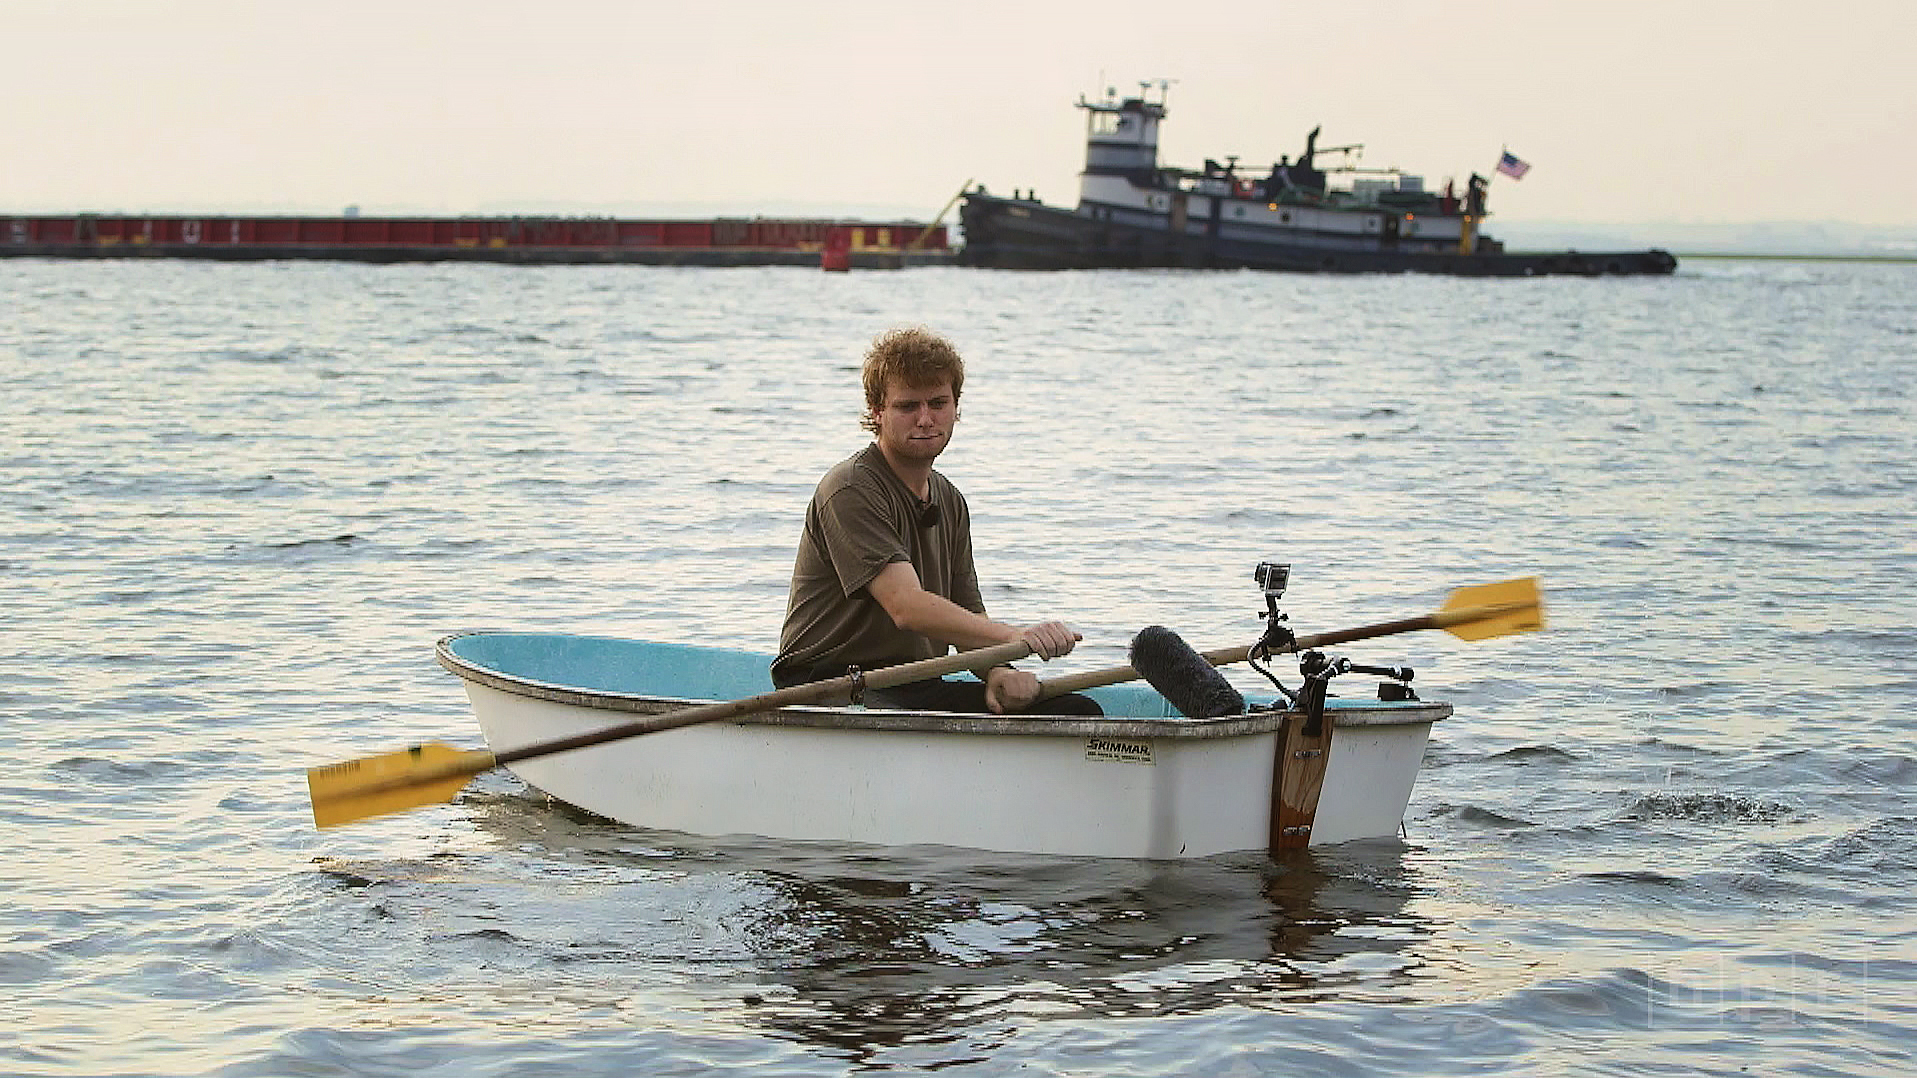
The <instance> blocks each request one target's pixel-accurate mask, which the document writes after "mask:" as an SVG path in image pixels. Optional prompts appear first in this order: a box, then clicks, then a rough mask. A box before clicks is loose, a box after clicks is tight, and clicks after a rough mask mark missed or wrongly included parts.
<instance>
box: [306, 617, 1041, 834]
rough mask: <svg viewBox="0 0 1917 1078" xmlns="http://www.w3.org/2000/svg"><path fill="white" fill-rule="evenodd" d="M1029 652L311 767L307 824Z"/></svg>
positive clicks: (371, 812) (394, 807) (402, 805)
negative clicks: (471, 745) (541, 761)
mask: <svg viewBox="0 0 1917 1078" xmlns="http://www.w3.org/2000/svg"><path fill="white" fill-rule="evenodd" d="M1031 653H1032V648H1031V645H1030V644H1027V643H1025V642H1024V641H1022V640H1017V641H1013V642H1012V643H1009V644H999V645H997V646H996V647H989V648H979V649H978V650H976V651H962V652H958V653H956V654H953V655H943V656H940V657H938V658H934V659H921V660H919V661H918V662H912V663H902V664H900V665H898V666H888V667H885V668H883V669H879V670H870V671H866V672H864V673H863V674H862V675H861V676H860V677H857V678H855V677H853V676H852V675H850V674H847V675H845V676H843V677H835V678H830V679H828V680H825V681H814V682H809V683H807V684H804V685H792V686H789V687H787V688H784V689H777V690H774V691H772V692H768V693H760V694H759V695H758V696H749V697H747V698H745V699H743V700H724V701H719V702H717V703H711V704H700V705H698V706H696V707H688V708H681V709H680V710H678V711H669V712H666V713H665V714H662V715H648V716H646V717H645V718H643V719H637V720H634V721H632V722H626V723H620V724H619V725H617V726H608V727H606V728H605V729H602V730H594V731H591V732H590V733H584V734H577V735H575V736H573V737H566V738H559V739H556V740H553V741H542V742H539V743H537V744H533V745H522V746H520V747H519V748H516V749H508V750H506V751H505V752H499V753H493V752H487V751H486V750H485V749H460V748H455V747H453V746H452V745H445V744H439V743H432V744H426V745H415V746H413V747H412V748H410V749H403V750H401V751H399V752H390V753H386V754H385V755H382V756H368V757H365V758H363V759H359V760H348V761H346V762H345V763H339V764H329V765H327V766H325V767H315V768H313V769H311V770H309V771H308V772H307V773H306V787H307V791H308V793H309V794H310V795H311V796H312V800H313V823H314V824H315V825H317V826H319V827H337V826H338V825H340V824H343V823H352V822H353V821H354V820H363V819H365V818H366V817H368V816H379V815H383V814H385V813H389V812H403V811H405V810H406V809H411V808H419V807H420V806H422V805H437V804H442V803H444V802H447V801H451V800H452V799H453V798H454V796H456V795H457V794H458V793H459V791H460V790H461V789H463V788H465V785H466V783H467V782H469V781H471V780H472V777H473V776H474V775H477V774H479V773H480V772H482V771H490V770H492V769H493V768H495V767H502V766H504V765H506V764H511V763H517V762H518V761H520V760H530V759H532V758H533V757H535V756H550V755H552V754H553V753H555V752H569V751H571V750H573V749H583V748H585V747H587V746H589V745H601V744H604V743H606V742H608V741H619V740H621V739H624V738H628V737H638V736H639V735H641V734H651V733H657V732H659V731H661V730H675V729H678V728H679V727H681V726H692V725H695V724H697V723H702V722H715V721H718V720H721V719H733V718H738V717H739V716H741V715H753V714H757V713H759V712H762V711H776V710H778V709H779V708H782V707H790V706H792V705H794V704H813V703H818V702H820V701H822V700H829V699H833V698H836V697H850V696H851V695H852V692H853V690H854V689H856V688H858V687H859V683H860V681H863V683H864V687H865V688H867V689H886V688H891V687H892V686H894V685H904V684H906V683H907V682H912V681H923V680H925V679H926V678H935V677H943V676H944V675H946V674H954V673H957V672H958V671H960V670H983V669H985V668H986V667H991V666H998V665H1000V664H1002V663H1009V662H1014V661H1016V660H1019V659H1023V658H1024V657H1026V656H1027V655H1030V654H1031Z"/></svg>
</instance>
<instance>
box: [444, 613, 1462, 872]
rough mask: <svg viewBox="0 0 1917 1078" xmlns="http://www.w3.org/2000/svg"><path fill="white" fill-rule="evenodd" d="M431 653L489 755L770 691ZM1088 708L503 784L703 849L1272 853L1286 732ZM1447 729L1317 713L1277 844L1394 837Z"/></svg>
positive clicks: (789, 720)
mask: <svg viewBox="0 0 1917 1078" xmlns="http://www.w3.org/2000/svg"><path fill="white" fill-rule="evenodd" d="M437 654H438V658H439V661H440V663H441V664H442V665H444V666H445V667H446V668H447V669H449V670H451V671H452V672H453V673H455V674H457V675H459V677H460V678H461V679H462V680H463V681H464V682H465V686H466V691H467V694H468V695H469V696H470V697H471V699H472V703H473V710H474V712H475V714H476V715H477V717H478V720H479V725H480V728H481V730H482V731H483V732H484V734H485V737H486V741H487V744H488V746H489V747H490V749H491V750H492V752H494V753H495V754H500V755H504V754H506V753H507V752H509V751H510V750H513V749H517V748H521V747H524V746H530V745H537V744H541V743H545V742H551V741H555V740H558V739H562V738H567V737H572V736H575V735H579V734H586V733H590V732H592V731H595V730H601V729H605V728H608V727H612V726H617V725H620V724H622V723H627V722H630V721H632V720H633V718H635V716H639V715H651V714H662V713H665V712H671V711H675V710H678V709H681V708H686V707H689V706H692V705H695V704H700V703H705V702H709V701H715V700H728V699H736V698H740V697H746V696H752V695H756V694H760V693H765V692H768V691H770V690H771V688H772V686H771V680H770V677H769V674H768V673H767V670H768V666H769V660H768V658H767V657H766V656H764V655H758V654H753V653H750V652H745V651H735V650H727V649H719V648H706V647H692V646H684V645H673V644H659V643H649V642H645V641H638V640H625V639H616V638H610V637H597V636H577V635H571V634H561V633H471V634H463V635H457V636H449V637H447V638H445V639H443V640H441V641H439V644H438V648H437ZM1087 695H1089V696H1091V697H1093V698H1094V699H1096V700H1097V701H1098V702H1099V704H1100V705H1101V706H1102V707H1104V709H1105V712H1106V716H1107V717H1105V718H1098V719H1087V718H1047V717H1043V716H1015V717H1007V716H997V715H954V714H945V713H934V712H905V711H881V710H871V709H866V708H863V707H858V706H853V705H839V706H796V707H786V708H782V709H779V710H775V711H770V712H766V713H763V714H755V715H748V716H742V717H738V718H733V719H729V720H725V721H714V722H702V723H700V724H698V725H690V726H681V727H678V728H675V729H667V730H662V731H660V732H657V733H651V734H647V735H645V736H643V737H632V738H626V739H624V740H617V741H610V742H606V743H604V744H599V745H594V746H591V747H588V748H580V749H574V750H571V751H566V752H559V753H554V754H551V755H542V756H537V757H533V758H528V759H524V760H520V761H518V762H514V763H512V764H511V765H510V766H511V768H512V770H513V771H514V773H516V774H517V775H519V776H520V777H521V778H522V779H524V780H525V781H526V782H527V783H529V784H531V785H533V786H535V787H537V788H538V789H540V790H543V791H544V792H546V793H548V794H550V795H551V796H553V797H555V798H558V799H559V800H561V801H565V802H567V803H569V804H572V805H575V806H577V807H579V808H582V809H585V810H587V811H589V812H593V813H596V814H598V815H601V816H606V817H609V818H611V819H614V820H618V821H621V822H624V823H629V824H634V825H638V826H644V827H654V828H663V829H668V830H677V831H686V832H692V833H696V834H704V835H724V834H749V835H761V836H766V837H773V838H790V839H818V840H836V841H846V842H859V843H873V844H882V845H910V844H917V843H931V844H940V845H948V846H961V847H970V848H974V849H987V850H1003V851H1012V852H1029V853H1051V854H1067V855H1082V856H1093V857H1140V858H1179V857H1204V856H1209V855H1212V854H1219V853H1228V852H1233V851H1238V850H1260V849H1268V848H1276V847H1277V846H1278V845H1279V843H1278V842H1277V836H1276V832H1277V830H1278V826H1277V822H1276V821H1277V819H1278V812H1277V808H1276V802H1277V798H1276V797H1274V789H1273V786H1274V782H1273V778H1274V775H1275V774H1276V773H1277V772H1278V770H1279V769H1278V767H1277V766H1275V765H1276V761H1278V760H1279V759H1280V752H1281V747H1282V745H1283V743H1284V742H1283V739H1284V737H1285V734H1284V730H1285V729H1286V728H1287V723H1291V724H1295V723H1297V721H1298V720H1299V716H1298V715H1297V714H1296V713H1295V712H1272V711H1264V712H1253V713H1251V714H1246V715H1236V716H1230V717H1226V718H1218V719H1204V720H1194V719H1187V718H1184V717H1181V716H1179V715H1178V714H1177V713H1176V712H1175V711H1174V710H1173V709H1172V708H1171V706H1170V704H1168V703H1167V702H1166V700H1165V698H1164V697H1162V696H1160V695H1159V694H1158V693H1157V692H1156V691H1154V690H1152V689H1151V688H1149V687H1147V686H1144V685H1139V684H1128V685H1114V686H1108V687H1104V688H1096V689H1091V690H1088V691H1087ZM1254 702H1256V701H1254ZM1450 714H1451V706H1450V705H1449V704H1444V703H1436V702H1427V701H1420V700H1406V701H1389V702H1386V701H1375V700H1351V699H1340V698H1334V699H1332V700H1330V701H1328V707H1327V711H1326V715H1327V718H1329V719H1330V720H1331V722H1332V727H1333V730H1334V731H1335V736H1333V737H1332V738H1331V742H1330V749H1329V754H1328V758H1327V759H1325V760H1324V771H1323V786H1322V792H1321V794H1320V795H1319V796H1318V798H1317V802H1316V816H1315V819H1307V822H1306V823H1307V826H1308V832H1307V831H1299V833H1298V835H1297V836H1296V837H1297V840H1298V841H1297V842H1296V843H1295V844H1297V845H1302V844H1305V842H1306V841H1308V842H1309V844H1310V845H1314V846H1317V845H1324V844H1327V843H1334V842H1345V841H1350V840H1353V839H1363V838H1378V837H1386V836H1391V835H1395V834H1397V832H1398V830H1399V826H1400V821H1401V820H1402V819H1403V816H1404V811H1405V807H1406V805H1407V804H1408V803H1409V801H1410V797H1411V790H1412V786H1413V784H1414V783H1415V782H1416V780H1417V773H1418V767H1419V764H1420V762H1421V761H1422V759H1423V756H1424V747H1425V741H1426V738H1427V737H1428V735H1429V733H1430V730H1431V724H1432V723H1433V722H1437V721H1439V720H1441V719H1443V718H1445V717H1447V716H1448V715H1450ZM1290 728H1291V729H1295V728H1296V727H1295V725H1293V726H1292V727H1290ZM1291 744H1293V745H1295V744H1296V742H1293V743H1291ZM1287 789H1289V788H1287ZM1292 830H1294V831H1296V830H1298V829H1297V828H1296V827H1294V828H1292Z"/></svg>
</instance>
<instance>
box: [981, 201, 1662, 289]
mask: <svg viewBox="0 0 1917 1078" xmlns="http://www.w3.org/2000/svg"><path fill="white" fill-rule="evenodd" d="M1132 216H1133V217H1134V219H1132V220H1126V219H1124V218H1123V217H1121V216H1119V215H1117V214H1110V213H1101V212H1100V211H1099V210H1098V209H1096V208H1093V209H1091V210H1090V211H1089V212H1088V211H1086V210H1076V211H1075V210H1067V209H1060V208H1058V207H1054V206H1047V205H1045V204H1044V203H1041V202H1037V201H1033V200H1030V199H1009V198H1000V197H997V196H993V195H988V194H984V193H982V192H976V191H975V192H970V193H968V194H967V195H966V196H965V202H964V205H963V207H962V208H961V210H960V220H961V221H962V223H963V225H964V230H965V246H964V248H963V249H962V250H961V251H960V252H959V261H960V263H961V264H963V265H968V266H979V267H984V268H988V269H1024V270H1054V269H1143V268H1188V269H1257V270H1279V271H1290V272H1304V273H1439V274H1452V275H1456V276H1466V277H1536V276H1545V275H1552V274H1565V275H1574V276H1585V277H1600V276H1606V275H1656V274H1668V273H1671V272H1672V271H1674V270H1675V269H1676V268H1677V259H1676V257H1674V256H1673V255H1672V254H1671V253H1670V252H1668V251H1664V250H1660V249H1656V248H1653V249H1648V250H1640V251H1505V250H1503V249H1502V246H1501V245H1500V244H1497V243H1496V242H1495V241H1487V242H1484V243H1482V244H1481V245H1480V246H1479V249H1478V250H1476V251H1473V252H1472V253H1469V254H1466V253H1462V252H1459V251H1457V250H1455V249H1454V250H1450V251H1442V250H1432V249H1429V246H1428V245H1427V246H1426V249H1422V250H1408V249H1403V248H1396V249H1394V248H1392V247H1390V246H1387V245H1386V244H1385V243H1384V242H1383V241H1381V240H1379V239H1378V238H1375V237H1362V238H1361V237H1351V238H1349V239H1346V238H1343V237H1320V236H1312V235H1300V234H1287V233H1288V232H1290V231H1292V230H1286V229H1282V228H1259V227H1254V226H1246V225H1235V226H1234V225H1225V226H1217V225H1214V224H1208V223H1206V222H1203V221H1193V222H1190V223H1189V224H1187V226H1186V228H1185V229H1183V230H1180V231H1174V230H1173V229H1172V228H1171V227H1170V225H1171V219H1170V218H1169V217H1168V216H1162V217H1159V218H1158V219H1156V220H1152V219H1144V220H1139V219H1136V215H1132Z"/></svg>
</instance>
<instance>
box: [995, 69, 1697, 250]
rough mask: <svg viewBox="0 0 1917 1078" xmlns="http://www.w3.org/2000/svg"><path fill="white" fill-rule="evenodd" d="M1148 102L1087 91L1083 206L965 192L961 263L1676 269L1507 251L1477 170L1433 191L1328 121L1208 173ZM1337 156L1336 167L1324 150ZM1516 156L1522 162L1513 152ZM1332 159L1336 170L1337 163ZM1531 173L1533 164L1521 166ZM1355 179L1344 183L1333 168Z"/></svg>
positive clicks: (1161, 91) (1146, 93) (1147, 89)
mask: <svg viewBox="0 0 1917 1078" xmlns="http://www.w3.org/2000/svg"><path fill="white" fill-rule="evenodd" d="M1156 85H1157V89H1158V94H1157V97H1156V99H1153V98H1152V97H1151V89H1152V86H1153V84H1151V83H1145V84H1143V88H1142V90H1141V93H1140V94H1139V96H1137V97H1128V98H1125V99H1123V100H1118V99H1117V95H1116V94H1113V93H1111V92H1110V91H1108V92H1107V96H1106V98H1105V100H1103V101H1087V100H1085V99H1084V98H1082V97H1081V98H1080V99H1079V101H1078V103H1077V107H1079V108H1081V109H1084V110H1085V112H1086V121H1087V122H1086V138H1085V171H1084V172H1083V173H1081V174H1080V181H1079V194H1078V207H1077V208H1076V209H1069V210H1068V209H1063V208H1059V207H1055V206H1048V205H1045V204H1044V203H1042V202H1040V201H1038V199H1037V198H1036V197H1034V196H1032V195H1030V194H1028V193H1023V192H1015V193H1014V195H1013V197H1011V198H1004V197H1000V196H997V195H992V194H988V193H987V192H986V190H985V187H984V185H980V186H978V187H977V188H975V189H972V190H970V191H967V192H966V193H965V198H964V205H963V207H962V208H961V210H960V221H961V222H962V223H963V225H964V229H965V247H964V249H963V250H962V251H961V252H960V254H959V261H960V262H961V263H962V264H965V265H971V266H982V267H987V268H993V269H1123V268H1136V267H1188V268H1196V269H1260V270H1293V271H1305V272H1320V273H1326V272H1328V273H1448V274H1457V275H1463V276H1486V277H1530V276H1538V275H1543V274H1578V275H1583V276H1592V277H1596V276H1603V275H1606V274H1668V273H1670V272H1672V271H1673V270H1675V269H1676V268H1677V259H1676V258H1675V257H1674V256H1672V255H1671V253H1670V252H1668V251H1664V250H1659V249H1650V250H1642V251H1607V252H1587V251H1507V250H1505V249H1504V245H1503V244H1502V243H1500V242H1498V241H1497V240H1495V239H1493V238H1491V237H1490V236H1487V235H1484V234H1483V233H1482V232H1481V231H1480V229H1481V226H1482V224H1483V221H1484V218H1485V216H1486V211H1485V208H1484V203H1485V188H1486V186H1487V183H1488V181H1487V180H1486V179H1485V178H1484V177H1482V176H1478V175H1475V174H1474V175H1473V176H1472V177H1471V179H1470V181H1469V183H1468V184H1467V185H1466V189H1465V191H1464V192H1463V195H1462V197H1458V196H1456V195H1454V194H1453V192H1452V190H1451V188H1450V185H1449V184H1447V185H1446V190H1445V191H1444V193H1442V194H1440V193H1436V192H1430V191H1426V190H1425V189H1424V181H1423V178H1422V177H1420V176H1416V175H1411V174H1408V173H1405V172H1402V171H1400V170H1398V169H1370V168H1360V167H1358V166H1356V165H1355V164H1354V163H1353V162H1354V161H1355V160H1357V159H1358V157H1359V155H1360V154H1362V151H1363V146H1362V145H1350V146H1335V147H1320V146H1319V145H1318V134H1319V129H1316V128H1314V129H1313V130H1312V131H1311V133H1310V134H1309V135H1308V136H1307V137H1306V139H1305V148H1304V152H1303V153H1301V154H1299V155H1298V159H1297V160H1296V161H1292V160H1290V159H1289V157H1286V158H1284V159H1281V160H1280V161H1279V162H1278V163H1277V164H1275V165H1273V166H1272V167H1271V170H1270V171H1269V172H1268V173H1266V174H1264V175H1262V176H1260V175H1256V174H1255V173H1253V174H1245V173H1242V172H1240V170H1239V168H1238V159H1237V158H1236V157H1228V158H1226V160H1225V163H1224V164H1222V165H1221V164H1219V163H1218V162H1216V161H1213V160H1209V159H1207V160H1206V161H1205V166H1204V168H1203V169H1202V170H1198V171H1193V170H1190V169H1181V168H1172V167H1168V166H1163V165H1160V164H1159V163H1158V126H1159V124H1160V123H1161V122H1162V121H1163V120H1164V118H1165V94H1166V90H1167V88H1168V86H1169V83H1167V82H1163V81H1161V82H1159V83H1157V84H1156ZM1333 156H1336V157H1337V160H1336V161H1335V162H1323V163H1321V161H1320V158H1321V157H1323V158H1329V157H1333ZM1510 160H1511V161H1513V162H1515V158H1512V159H1510ZM1327 166H1329V167H1327ZM1516 167H1518V168H1519V169H1522V168H1523V167H1524V166H1522V165H1521V164H1520V165H1517V166H1516ZM1334 174H1335V175H1338V176H1339V177H1340V178H1341V180H1343V178H1344V177H1347V176H1348V177H1350V180H1349V183H1348V184H1344V183H1341V184H1340V185H1338V186H1333V184H1332V183H1331V182H1330V181H1331V176H1332V175H1334Z"/></svg>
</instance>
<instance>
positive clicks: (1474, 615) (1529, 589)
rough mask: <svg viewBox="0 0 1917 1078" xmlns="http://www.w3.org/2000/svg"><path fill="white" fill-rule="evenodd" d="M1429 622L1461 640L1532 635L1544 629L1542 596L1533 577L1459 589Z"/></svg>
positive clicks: (1535, 578) (1536, 579)
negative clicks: (1431, 621) (1517, 634)
mask: <svg viewBox="0 0 1917 1078" xmlns="http://www.w3.org/2000/svg"><path fill="white" fill-rule="evenodd" d="M1432 620H1433V621H1434V622H1436V623H1437V627H1438V628H1440V629H1443V630H1444V631H1445V632H1448V633H1450V634H1451V635H1452V636H1455V637H1457V638H1458V639H1460V640H1489V639H1490V638H1491V637H1494V636H1507V635H1509V634H1511V633H1534V632H1537V631H1538V630H1540V629H1542V628H1544V597H1543V595H1542V594H1541V593H1540V592H1539V590H1538V578H1537V577H1535V576H1524V577H1519V578H1518V579H1516V580H1506V581H1502V582H1500V583H1497V584H1479V585H1477V586H1475V587H1470V588H1459V589H1458V590H1456V591H1454V592H1452V593H1451V597H1450V598H1449V599H1447V600H1445V604H1444V606H1443V608H1442V609H1440V610H1439V611H1438V612H1437V613H1436V614H1434V615H1432Z"/></svg>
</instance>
